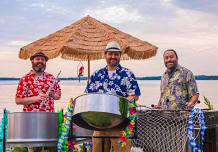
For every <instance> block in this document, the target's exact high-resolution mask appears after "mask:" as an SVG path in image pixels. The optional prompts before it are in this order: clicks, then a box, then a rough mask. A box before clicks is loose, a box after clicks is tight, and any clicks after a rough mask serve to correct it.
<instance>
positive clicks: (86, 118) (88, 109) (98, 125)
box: [72, 94, 129, 130]
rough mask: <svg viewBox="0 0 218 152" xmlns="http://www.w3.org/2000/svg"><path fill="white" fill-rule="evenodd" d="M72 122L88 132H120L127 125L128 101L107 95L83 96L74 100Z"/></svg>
mask: <svg viewBox="0 0 218 152" xmlns="http://www.w3.org/2000/svg"><path fill="white" fill-rule="evenodd" d="M74 102H75V107H74V111H73V117H72V118H73V121H74V122H75V123H76V125H78V126H80V127H82V128H86V129H90V130H107V129H110V130H122V129H124V128H125V127H126V126H127V125H128V124H129V119H128V118H127V117H128V114H129V113H128V100H127V99H126V98H124V97H119V96H116V95H109V94H84V95H81V96H79V97H77V98H76V99H75V100H74Z"/></svg>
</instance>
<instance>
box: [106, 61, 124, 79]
mask: <svg viewBox="0 0 218 152" xmlns="http://www.w3.org/2000/svg"><path fill="white" fill-rule="evenodd" d="M121 69H122V66H121V65H120V64H119V65H118V66H117V68H116V72H115V73H119V72H120V71H121ZM103 70H104V72H105V75H107V76H108V70H107V66H105V67H104V69H103Z"/></svg>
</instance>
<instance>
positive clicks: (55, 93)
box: [49, 88, 61, 100]
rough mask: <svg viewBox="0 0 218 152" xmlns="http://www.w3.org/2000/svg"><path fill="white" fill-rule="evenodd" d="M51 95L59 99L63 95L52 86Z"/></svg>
mask: <svg viewBox="0 0 218 152" xmlns="http://www.w3.org/2000/svg"><path fill="white" fill-rule="evenodd" d="M49 97H52V98H53V99H54V100H59V99H60V97H61V94H60V92H59V91H57V92H55V89H54V88H52V89H51V90H50V92H49Z"/></svg>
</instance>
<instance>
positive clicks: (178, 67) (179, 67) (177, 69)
mask: <svg viewBox="0 0 218 152" xmlns="http://www.w3.org/2000/svg"><path fill="white" fill-rule="evenodd" d="M180 70H181V66H180V65H179V64H178V65H177V66H176V69H175V70H174V71H173V72H172V74H171V76H173V74H174V73H175V72H176V71H180ZM164 74H165V75H167V76H170V75H169V72H167V70H166V71H165V73H164Z"/></svg>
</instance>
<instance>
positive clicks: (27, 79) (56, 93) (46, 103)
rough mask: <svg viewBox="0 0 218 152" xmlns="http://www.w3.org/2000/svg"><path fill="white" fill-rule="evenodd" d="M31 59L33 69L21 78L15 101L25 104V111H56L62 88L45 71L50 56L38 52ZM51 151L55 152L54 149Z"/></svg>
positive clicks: (36, 149)
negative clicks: (56, 102) (55, 103)
mask: <svg viewBox="0 0 218 152" xmlns="http://www.w3.org/2000/svg"><path fill="white" fill-rule="evenodd" d="M30 60H31V63H32V70H31V71H30V72H29V73H28V74H26V75H25V76H23V77H22V78H21V79H20V81H19V83H18V87H17V93H16V98H15V102H16V104H21V105H23V111H24V112H39V111H41V112H54V100H59V99H60V97H61V89H60V86H59V84H58V83H57V82H56V83H55V77H54V76H53V75H52V74H49V73H47V72H44V71H45V68H46V62H47V61H48V57H47V56H46V55H45V54H44V53H42V52H37V53H35V54H34V55H33V56H31V57H30ZM48 91H49V92H48ZM34 149H35V150H34ZM29 151H34V152H38V151H41V150H40V148H37V147H36V148H29ZM51 151H52V152H54V149H53V150H51Z"/></svg>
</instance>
